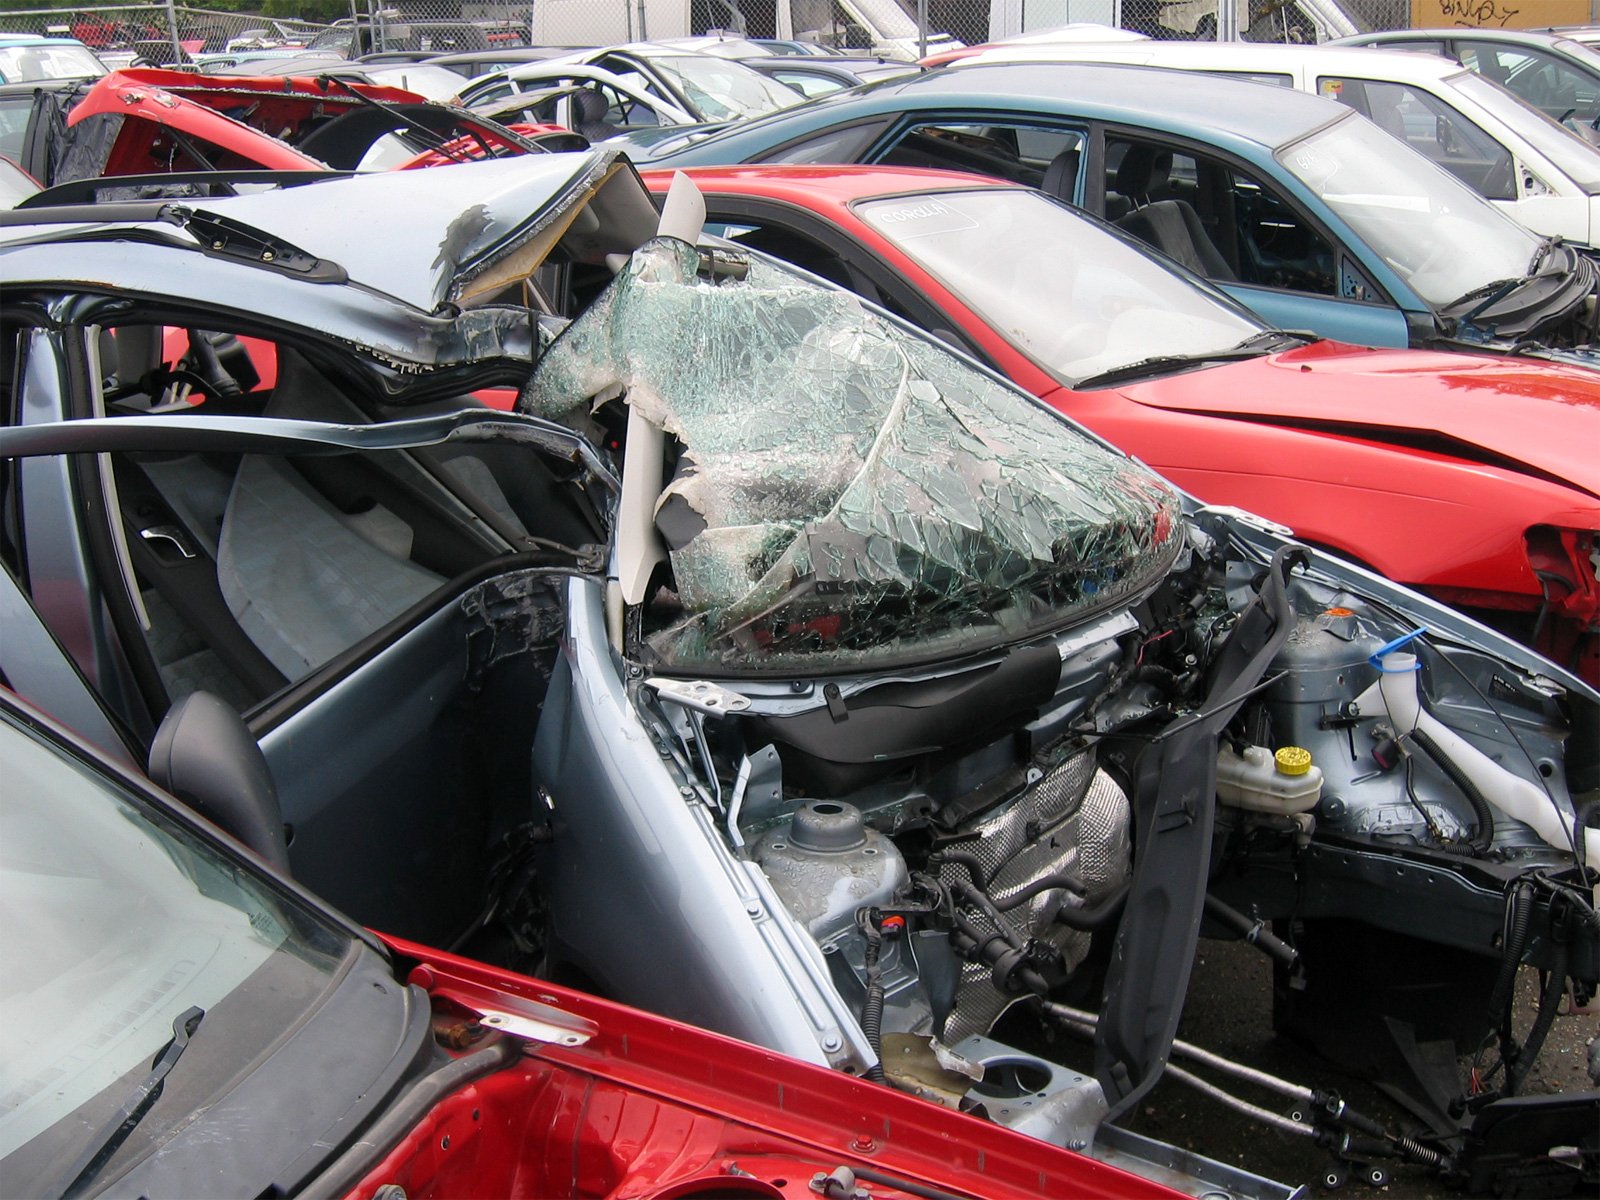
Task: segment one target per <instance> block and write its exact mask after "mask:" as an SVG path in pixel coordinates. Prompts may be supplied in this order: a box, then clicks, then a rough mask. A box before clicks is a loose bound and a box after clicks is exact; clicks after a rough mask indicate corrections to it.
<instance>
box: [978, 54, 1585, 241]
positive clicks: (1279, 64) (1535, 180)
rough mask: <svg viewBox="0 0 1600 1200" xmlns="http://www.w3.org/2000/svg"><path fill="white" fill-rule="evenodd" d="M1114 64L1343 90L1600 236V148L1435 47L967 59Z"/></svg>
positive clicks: (1450, 162)
mask: <svg viewBox="0 0 1600 1200" xmlns="http://www.w3.org/2000/svg"><path fill="white" fill-rule="evenodd" d="M1012 61H1034V62H1038V61H1048V62H1116V63H1131V64H1134V65H1139V66H1150V67H1164V68H1168V69H1173V70H1185V71H1205V72H1207V73H1209V74H1214V75H1229V76H1233V77H1235V78H1238V79H1246V80H1250V81H1253V82H1256V83H1265V84H1276V85H1278V86H1280V87H1292V88H1298V89H1300V90H1301V91H1305V92H1315V93H1318V94H1320V95H1323V96H1327V97H1329V98H1330V99H1334V100H1339V101H1342V102H1343V103H1345V104H1347V105H1349V106H1350V107H1352V108H1354V109H1356V110H1357V111H1358V112H1360V113H1362V114H1363V115H1364V116H1367V117H1369V118H1371V119H1372V120H1373V121H1375V122H1376V123H1377V124H1378V125H1380V126H1382V127H1383V128H1384V129H1386V130H1388V131H1389V132H1390V133H1392V134H1394V135H1395V136H1396V137H1398V138H1401V139H1403V140H1404V141H1405V142H1407V143H1408V144H1409V145H1410V146H1411V147H1412V148H1413V149H1415V150H1418V151H1420V152H1421V153H1422V154H1425V155H1426V156H1427V157H1429V158H1431V159H1433V161H1434V162H1436V163H1438V164H1439V165H1440V166H1441V167H1443V168H1445V169H1446V170H1447V171H1449V172H1450V173H1451V174H1453V175H1455V176H1456V177H1457V178H1459V179H1461V180H1462V181H1463V182H1464V183H1466V184H1467V185H1468V186H1469V187H1471V188H1473V189H1474V190H1475V191H1477V192H1478V193H1479V194H1480V195H1482V196H1484V197H1485V198H1486V199H1489V200H1492V201H1493V202H1494V203H1495V204H1496V205H1498V206H1499V207H1500V208H1502V209H1504V210H1505V211H1506V212H1507V213H1509V214H1510V215H1511V216H1512V217H1514V218H1515V219H1516V220H1518V221H1520V222H1521V223H1522V224H1523V225H1526V226H1527V227H1528V228H1529V229H1532V230H1534V231H1535V232H1536V233H1543V234H1549V235H1556V236H1560V237H1563V238H1566V239H1567V240H1568V241H1570V242H1579V243H1583V244H1585V245H1596V244H1600V151H1597V150H1596V149H1595V148H1594V147H1593V146H1591V145H1590V144H1589V143H1588V142H1586V141H1584V140H1583V139H1582V138H1581V137H1579V136H1578V135H1577V134H1575V133H1573V132H1572V131H1570V130H1568V129H1565V128H1563V127H1562V126H1561V125H1558V124H1557V123H1556V122H1555V121H1553V120H1551V119H1550V118H1549V117H1547V116H1545V114H1544V113H1542V112H1540V111H1539V110H1538V109H1535V108H1532V107H1530V106H1528V105H1527V104H1524V103H1523V102H1522V101H1521V100H1519V99H1517V97H1516V96H1514V95H1512V94H1511V93H1510V92H1508V91H1507V90H1506V89H1505V88H1503V87H1501V86H1500V85H1499V84H1497V83H1495V82H1493V81H1492V80H1490V79H1486V78H1485V77H1483V76H1482V75H1479V74H1477V73H1476V72H1474V71H1470V70H1468V69H1467V68H1465V67H1463V66H1461V65H1460V64H1459V63H1453V62H1450V61H1448V60H1446V59H1443V58H1439V57H1437V56H1435V55H1432V54H1413V53H1410V52H1407V51H1398V50H1370V49H1354V48H1343V47H1336V46H1289V45H1254V44H1250V43H1247V42H1158V41H1147V42H1116V43H1102V44H1086V43H1081V42H1072V43H1061V44H1052V45H1040V44H1029V45H1025V46H1015V47H1012V46H997V47H994V48H993V49H989V50H985V51H983V52H982V53H980V54H976V55H973V56H972V57H970V58H965V59H962V60H961V61H960V63H958V64H957V65H956V68H955V69H959V68H960V67H964V66H966V65H967V64H970V63H981V62H1012Z"/></svg>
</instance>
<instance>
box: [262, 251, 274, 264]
mask: <svg viewBox="0 0 1600 1200" xmlns="http://www.w3.org/2000/svg"><path fill="white" fill-rule="evenodd" d="M261 261H262V262H271V261H272V251H271V250H263V251H262V252H261Z"/></svg>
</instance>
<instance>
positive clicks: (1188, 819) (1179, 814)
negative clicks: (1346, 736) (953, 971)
mask: <svg viewBox="0 0 1600 1200" xmlns="http://www.w3.org/2000/svg"><path fill="white" fill-rule="evenodd" d="M1307 560H1308V552H1307V551H1306V549H1305V548H1304V547H1302V546H1294V545H1290V546H1283V547H1280V548H1279V549H1278V550H1277V552H1276V553H1274V554H1273V556H1272V565H1271V566H1270V567H1269V568H1268V570H1267V574H1266V578H1265V579H1264V580H1263V581H1262V583H1261V590H1260V592H1259V593H1258V594H1257V596H1256V598H1255V599H1254V600H1253V601H1251V603H1250V605H1249V607H1248V608H1246V609H1245V611H1244V613H1243V614H1242V615H1241V616H1240V618H1239V623H1238V625H1236V626H1235V627H1234V630H1233V633H1232V635H1231V636H1229V638H1228V641H1227V644H1226V645H1224V646H1223V648H1222V652H1221V653H1220V654H1219V655H1218V656H1217V659H1216V662H1215V663H1214V664H1213V667H1212V671H1211V679H1210V683H1209V686H1208V688H1207V691H1206V699H1205V703H1204V705H1203V706H1202V707H1201V709H1200V711H1199V712H1198V713H1194V714H1192V715H1189V716H1185V717H1180V718H1178V719H1177V720H1175V721H1174V722H1173V723H1172V724H1171V725H1169V726H1168V727H1167V729H1166V730H1165V731H1164V732H1163V733H1162V735H1161V736H1160V738H1159V740H1157V741H1155V742H1153V743H1152V744H1151V745H1150V746H1149V747H1148V748H1147V749H1146V750H1145V751H1144V752H1143V753H1142V754H1141V755H1140V756H1139V760H1138V762H1137V764H1136V765H1135V767H1134V780H1133V784H1134V786H1133V802H1134V812H1135V820H1136V822H1137V841H1136V843H1135V844H1136V846H1137V847H1138V850H1137V854H1138V860H1137V862H1136V863H1135V865H1134V871H1133V885H1132V890H1131V891H1130V892H1129V894H1128V902H1127V907H1126V908H1125V909H1124V911H1123V915H1122V922H1121V924H1120V925H1119V926H1118V928H1117V940H1116V943H1115V946H1114V948H1113V950H1112V958H1111V968H1110V971H1109V973H1108V975H1107V978H1106V988H1105V996H1104V999H1103V1001H1102V1003H1101V1007H1100V1020H1099V1024H1098V1028H1097V1032H1096V1035H1095V1050H1094V1059H1095V1062H1094V1073H1095V1078H1096V1079H1097V1080H1098V1081H1099V1083H1100V1086H1101V1088H1102V1089H1103V1090H1104V1092H1105V1095H1106V1099H1107V1101H1108V1102H1109V1103H1110V1106H1111V1107H1110V1111H1109V1112H1108V1113H1107V1115H1106V1120H1112V1119H1114V1118H1116V1117H1117V1116H1118V1115H1119V1114H1120V1113H1123V1112H1125V1111H1126V1110H1127V1109H1129V1108H1131V1107H1132V1106H1133V1105H1134V1104H1136V1103H1137V1102H1138V1101H1139V1098H1140V1097H1141V1096H1143V1095H1144V1094H1145V1093H1146V1092H1147V1091H1149V1090H1150V1088H1151V1087H1153V1086H1154V1085H1155V1082H1156V1080H1157V1079H1159V1078H1160V1077H1161V1071H1162V1069H1163V1068H1164V1067H1165V1066H1166V1062H1167V1055H1168V1054H1169V1053H1170V1052H1171V1049H1172V1038H1173V1036H1174V1034H1176V1032H1177V1029H1178V1018H1179V1016H1181V1015H1182V1013H1183V997H1184V993H1185V991H1187V989H1188V986H1189V971H1190V968H1191V967H1192V966H1193V964H1194V953H1195V946H1196V944H1197V942H1198V940H1199V935H1200V918H1201V914H1202V913H1203V912H1204V909H1205V891H1206V874H1207V868H1208V867H1209V865H1210V861H1211V828H1212V823H1213V821H1214V819H1215V816H1216V785H1217V780H1216V774H1217V737H1218V735H1219V734H1220V733H1221V732H1222V729H1223V727H1224V726H1226V725H1227V723H1228V722H1229V721H1230V720H1232V719H1233V715H1234V713H1236V712H1237V711H1238V710H1239V707H1240V705H1242V704H1243V703H1244V701H1245V699H1246V698H1247V697H1248V696H1249V694H1250V692H1251V691H1252V690H1253V689H1254V688H1255V686H1256V684H1257V683H1258V682H1260V680H1261V677H1262V676H1263V675H1264V674H1266V670H1267V666H1268V665H1269V664H1270V663H1271V662H1272V660H1273V658H1274V657H1275V656H1276V655H1277V653H1278V650H1279V649H1280V648H1281V647H1282V645H1283V643H1284V642H1285V641H1286V640H1288V637H1289V633H1290V631H1292V630H1293V629H1294V626H1295V617H1294V610H1293V607H1292V605H1291V604H1290V601H1289V594H1288V587H1287V582H1288V574H1289V571H1290V569H1291V568H1292V567H1293V566H1294V565H1296V564H1297V563H1299V564H1304V563H1305V562H1306V561H1307Z"/></svg>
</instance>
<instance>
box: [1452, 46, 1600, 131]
mask: <svg viewBox="0 0 1600 1200" xmlns="http://www.w3.org/2000/svg"><path fill="white" fill-rule="evenodd" d="M1460 49H1461V53H1460V58H1461V61H1462V63H1463V64H1464V65H1466V66H1469V67H1471V68H1472V69H1473V70H1474V71H1476V72H1478V74H1480V75H1482V76H1483V77H1484V78H1485V79H1492V80H1494V81H1495V82H1496V83H1498V84H1500V85H1501V86H1503V87H1505V88H1506V89H1508V90H1509V91H1511V92H1512V93H1514V94H1515V95H1516V96H1518V97H1520V98H1521V99H1522V100H1523V101H1525V102H1526V103H1528V104H1531V105H1533V107H1535V108H1537V109H1539V110H1540V111H1541V112H1543V113H1544V114H1545V115H1546V116H1550V117H1554V118H1556V119H1557V120H1560V119H1561V118H1562V117H1564V116H1566V115H1567V114H1568V113H1571V114H1572V116H1573V118H1574V119H1576V120H1578V121H1593V120H1594V119H1595V117H1596V116H1597V115H1600V77H1597V76H1596V74H1595V73H1594V72H1593V71H1589V72H1585V71H1582V70H1580V69H1579V68H1577V67H1575V66H1573V65H1571V64H1569V63H1567V62H1564V61H1562V60H1561V59H1559V58H1557V57H1555V56H1554V55H1553V54H1546V53H1545V52H1544V51H1543V50H1539V49H1536V48H1534V47H1530V46H1506V45H1496V44H1493V43H1484V42H1463V43H1462V44H1461V48H1460Z"/></svg>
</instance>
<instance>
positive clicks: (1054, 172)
mask: <svg viewBox="0 0 1600 1200" xmlns="http://www.w3.org/2000/svg"><path fill="white" fill-rule="evenodd" d="M1081 155H1082V151H1081V149H1080V148H1079V147H1077V146H1071V147H1069V148H1067V149H1066V150H1063V151H1062V152H1061V153H1060V154H1058V155H1056V156H1055V157H1054V158H1052V159H1051V160H1050V165H1049V166H1047V167H1046V168H1045V169H1044V178H1043V179H1042V180H1041V181H1040V183H1039V188H1040V190H1041V191H1045V192H1048V193H1049V194H1050V195H1052V196H1054V197H1056V199H1058V200H1065V201H1066V202H1067V203H1068V204H1071V203H1072V202H1073V201H1074V200H1075V199H1076V198H1077V195H1078V162H1079V159H1080V157H1081Z"/></svg>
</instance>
